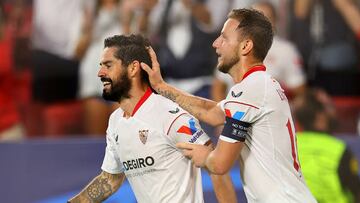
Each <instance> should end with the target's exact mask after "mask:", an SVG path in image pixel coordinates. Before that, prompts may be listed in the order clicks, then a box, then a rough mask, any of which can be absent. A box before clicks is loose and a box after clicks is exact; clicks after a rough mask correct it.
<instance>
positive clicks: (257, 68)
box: [243, 65, 266, 79]
mask: <svg viewBox="0 0 360 203" xmlns="http://www.w3.org/2000/svg"><path fill="white" fill-rule="evenodd" d="M256 71H266V67H265V66H264V65H259V66H254V67H251V68H250V69H249V70H248V72H246V73H245V74H244V77H243V79H245V78H246V77H247V76H249V75H250V74H251V73H253V72H256Z"/></svg>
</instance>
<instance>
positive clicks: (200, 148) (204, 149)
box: [176, 142, 213, 167]
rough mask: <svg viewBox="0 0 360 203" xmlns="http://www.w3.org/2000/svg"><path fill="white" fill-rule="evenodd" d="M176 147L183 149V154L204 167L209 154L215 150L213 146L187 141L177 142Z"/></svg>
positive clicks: (195, 163)
mask: <svg viewBox="0 0 360 203" xmlns="http://www.w3.org/2000/svg"><path fill="white" fill-rule="evenodd" d="M176 147H178V148H179V149H182V152H183V155H184V156H185V157H187V158H189V159H191V161H192V163H193V164H194V165H195V166H196V167H204V166H205V162H206V159H207V157H208V155H209V154H210V152H211V151H212V150H213V148H212V146H206V145H199V144H192V143H185V142H182V143H177V144H176Z"/></svg>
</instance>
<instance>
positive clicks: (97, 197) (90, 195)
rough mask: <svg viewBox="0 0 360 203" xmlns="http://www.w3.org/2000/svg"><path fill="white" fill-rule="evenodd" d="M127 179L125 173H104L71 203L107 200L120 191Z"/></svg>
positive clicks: (90, 202) (96, 202)
mask: <svg viewBox="0 0 360 203" xmlns="http://www.w3.org/2000/svg"><path fill="white" fill-rule="evenodd" d="M124 179H125V175H124V173H121V174H110V173H106V172H104V171H103V172H102V173H101V174H100V175H98V176H97V177H96V178H95V179H94V180H92V181H91V182H90V183H89V184H88V185H87V186H86V187H85V189H83V190H82V191H81V192H80V193H79V194H78V195H76V196H75V197H73V198H72V199H70V200H69V201H68V202H71V203H98V202H102V201H104V200H106V199H107V198H108V197H110V195H112V194H113V193H114V192H116V190H117V189H119V187H120V185H121V184H122V182H123V181H124Z"/></svg>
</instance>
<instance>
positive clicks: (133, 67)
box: [128, 60, 141, 77]
mask: <svg viewBox="0 0 360 203" xmlns="http://www.w3.org/2000/svg"><path fill="white" fill-rule="evenodd" d="M140 71H141V66H140V62H139V61H137V60H135V61H133V62H132V63H131V64H130V65H129V71H128V72H129V77H135V76H136V75H138V74H140Z"/></svg>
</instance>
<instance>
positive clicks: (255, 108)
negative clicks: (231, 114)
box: [224, 101, 259, 109]
mask: <svg viewBox="0 0 360 203" xmlns="http://www.w3.org/2000/svg"><path fill="white" fill-rule="evenodd" d="M228 103H236V104H242V105H245V106H250V107H252V108H255V109H259V107H256V106H253V105H251V104H247V103H243V102H237V101H228V102H225V104H224V106H225V105H226V104H228Z"/></svg>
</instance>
